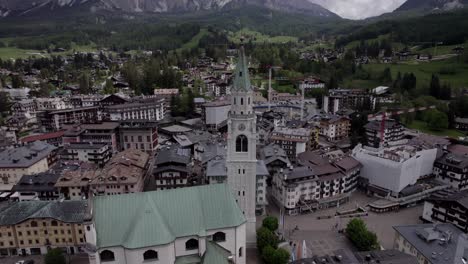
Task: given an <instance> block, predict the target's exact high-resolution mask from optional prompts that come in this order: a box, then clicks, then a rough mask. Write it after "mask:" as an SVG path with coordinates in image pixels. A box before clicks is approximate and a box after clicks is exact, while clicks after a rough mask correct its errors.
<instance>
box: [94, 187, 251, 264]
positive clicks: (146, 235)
mask: <svg viewBox="0 0 468 264" xmlns="http://www.w3.org/2000/svg"><path fill="white" fill-rule="evenodd" d="M175 201H176V202H177V206H174V202H175ZM109 219H112V224H109ZM245 237H246V220H245V218H244V216H243V215H242V211H241V210H240V209H239V207H238V205H237V204H236V201H235V199H234V197H233V195H232V192H231V190H230V189H229V187H228V186H227V185H225V184H212V185H204V186H197V187H189V188H183V189H173V190H163V191H154V192H145V193H135V194H130V195H117V196H107V197H97V198H96V199H94V200H93V215H92V219H91V221H90V222H88V223H87V225H86V241H87V242H88V246H87V249H86V250H87V252H89V261H90V264H101V263H115V264H138V263H164V264H178V263H200V264H211V263H216V264H229V263H236V264H245V263H246V241H245Z"/></svg>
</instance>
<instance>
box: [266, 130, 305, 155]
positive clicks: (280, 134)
mask: <svg viewBox="0 0 468 264" xmlns="http://www.w3.org/2000/svg"><path fill="white" fill-rule="evenodd" d="M270 141H271V142H272V143H274V144H276V145H278V146H280V147H281V148H282V149H283V150H284V151H285V152H286V155H287V156H288V158H289V160H290V161H291V162H295V161H296V158H297V155H298V154H299V153H302V152H305V151H306V150H308V149H309V146H310V142H311V130H310V129H307V128H287V127H276V128H275V129H274V130H273V132H272V134H271V137H270Z"/></svg>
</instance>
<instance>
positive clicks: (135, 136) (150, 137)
mask: <svg viewBox="0 0 468 264" xmlns="http://www.w3.org/2000/svg"><path fill="white" fill-rule="evenodd" d="M119 124H120V126H119V139H118V140H119V145H120V149H121V150H127V149H138V150H141V151H145V152H147V153H152V152H154V151H155V150H156V149H157V147H158V127H159V125H158V123H157V122H156V121H147V120H126V121H120V122H119Z"/></svg>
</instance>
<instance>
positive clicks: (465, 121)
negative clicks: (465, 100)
mask: <svg viewBox="0 0 468 264" xmlns="http://www.w3.org/2000/svg"><path fill="white" fill-rule="evenodd" d="M455 128H456V129H458V130H461V131H468V118H460V117H457V118H455Z"/></svg>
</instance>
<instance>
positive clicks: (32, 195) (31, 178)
mask: <svg viewBox="0 0 468 264" xmlns="http://www.w3.org/2000/svg"><path fill="white" fill-rule="evenodd" d="M59 177H60V172H56V171H53V170H49V171H47V172H42V173H38V174H34V175H24V176H23V177H21V179H20V180H19V181H18V183H17V184H16V185H15V186H13V188H12V189H11V191H12V192H14V193H16V195H12V196H16V197H17V199H18V200H19V201H32V200H41V201H49V200H50V201H51V200H58V199H60V195H59V191H58V189H57V188H56V187H55V183H56V182H57V180H58V178H59ZM10 197H11V196H10Z"/></svg>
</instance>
